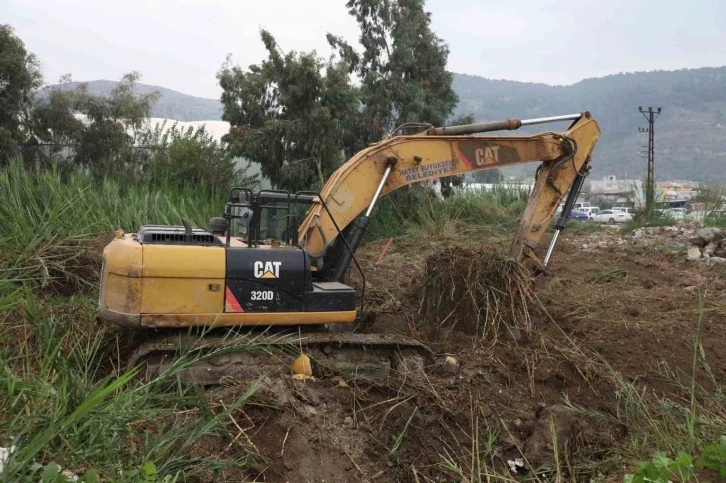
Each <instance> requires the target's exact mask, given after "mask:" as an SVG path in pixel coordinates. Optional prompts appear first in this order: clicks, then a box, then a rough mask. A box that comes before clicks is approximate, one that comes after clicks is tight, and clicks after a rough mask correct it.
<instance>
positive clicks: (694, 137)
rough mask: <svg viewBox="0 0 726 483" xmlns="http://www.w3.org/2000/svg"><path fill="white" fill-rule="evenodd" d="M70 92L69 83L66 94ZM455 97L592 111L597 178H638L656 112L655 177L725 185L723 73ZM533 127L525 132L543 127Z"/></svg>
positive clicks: (206, 103) (209, 105) (690, 72)
mask: <svg viewBox="0 0 726 483" xmlns="http://www.w3.org/2000/svg"><path fill="white" fill-rule="evenodd" d="M75 85H77V84H76V83H69V84H68V86H69V88H72V87H74V86H75ZM114 85H115V82H113V81H107V80H97V81H91V82H89V83H88V86H89V90H90V91H91V92H94V93H97V94H101V95H105V94H108V93H109V92H110V91H111V89H112V88H113V86H114ZM46 89H47V88H46ZM137 89H138V91H139V92H150V91H153V90H158V91H159V92H160V93H161V98H160V99H159V101H157V102H156V103H155V104H154V105H153V107H152V112H151V115H152V116H153V117H160V118H167V119H176V120H179V121H200V120H219V119H221V115H222V108H221V105H220V102H219V101H218V100H216V99H205V98H200V97H194V96H190V95H186V94H182V93H180V92H176V91H173V90H170V89H165V88H163V87H156V86H150V85H146V84H138V85H137ZM454 90H456V92H457V93H458V94H459V97H460V100H459V106H458V107H457V110H456V113H457V114H469V113H471V114H473V115H474V117H475V118H476V119H477V120H480V121H484V120H493V119H504V118H507V117H519V118H521V119H526V118H532V117H542V116H550V115H558V114H567V113H571V112H579V111H583V110H589V111H591V112H592V113H593V115H594V116H595V118H596V119H597V120H598V121H599V123H600V127H601V129H602V137H601V138H600V141H599V142H598V145H597V147H596V150H595V159H594V163H593V168H594V169H593V176H594V177H598V178H599V177H602V176H605V175H607V174H615V175H617V176H619V177H626V176H627V177H631V178H633V177H643V176H644V172H645V161H644V160H643V159H642V158H641V157H640V156H639V155H638V152H639V151H641V150H642V147H641V146H642V145H643V144H647V139H646V138H644V137H642V135H638V133H637V129H638V127H641V126H645V125H647V124H646V121H645V119H644V118H643V116H642V115H641V114H640V113H639V112H638V106H644V107H647V106H653V107H658V106H659V107H662V108H663V113H662V115H661V116H660V118H659V119H658V121H657V122H656V139H655V141H656V177H657V178H658V179H670V180H673V179H689V180H694V181H719V182H726V170H724V169H723V167H724V166H726V67H716V68H711V67H706V68H701V69H681V70H676V71H653V72H636V73H623V74H617V75H610V76H605V77H600V78H592V79H585V80H582V81H580V82H578V83H576V84H572V85H567V86H553V85H548V84H537V83H525V82H515V81H509V80H494V79H487V78H484V77H478V76H472V75H467V74H455V75H454ZM537 128H539V129H535V128H533V129H530V130H529V131H525V132H536V131H537V130H540V129H541V128H542V127H541V126H537ZM553 128H554V129H560V128H561V126H554V125H553Z"/></svg>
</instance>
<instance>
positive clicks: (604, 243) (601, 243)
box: [580, 230, 628, 252]
mask: <svg viewBox="0 0 726 483" xmlns="http://www.w3.org/2000/svg"><path fill="white" fill-rule="evenodd" d="M627 244H628V239H627V237H626V236H623V235H621V234H620V233H618V232H617V231H613V230H604V231H602V232H601V233H593V234H591V235H588V236H587V237H585V239H584V240H583V243H582V245H580V248H582V251H584V252H593V251H597V250H603V249H606V248H610V247H622V246H625V245H627Z"/></svg>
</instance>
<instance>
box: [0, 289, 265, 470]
mask: <svg viewBox="0 0 726 483" xmlns="http://www.w3.org/2000/svg"><path fill="white" fill-rule="evenodd" d="M85 302H86V301H85V300H84V299H83V298H80V299H79V298H76V299H72V300H70V301H63V303H62V304H61V303H59V302H58V301H57V300H50V301H47V302H43V301H41V300H37V299H36V297H35V296H34V295H33V294H32V292H31V291H30V290H29V289H27V288H11V286H10V285H9V284H8V283H7V282H0V321H1V324H0V328H2V331H0V332H1V333H2V334H3V338H4V340H3V341H2V344H1V345H0V387H2V391H1V395H0V446H4V447H10V446H14V447H15V449H14V451H13V452H12V453H11V455H10V458H9V460H8V461H7V464H6V468H5V471H4V473H3V474H2V475H0V481H13V482H15V481H18V482H20V481H38V479H39V475H40V474H41V472H43V471H51V470H48V469H47V468H48V465H50V464H52V463H55V464H57V465H59V466H60V467H61V468H63V469H69V470H70V471H72V472H74V473H75V474H78V475H82V474H84V473H87V472H88V471H89V470H93V473H95V474H97V475H99V476H100V478H101V480H102V481H129V482H132V481H146V480H144V479H143V478H142V474H141V473H143V472H144V471H149V468H151V467H152V466H153V468H154V472H155V474H156V475H157V476H158V477H159V480H161V479H162V478H164V477H170V478H177V477H179V478H181V479H187V481H188V480H189V479H194V478H197V479H201V480H208V481H211V480H213V479H214V475H215V474H219V472H220V471H225V470H229V469H231V468H243V467H244V466H245V465H247V464H249V463H250V461H251V459H252V455H251V454H250V453H247V452H245V451H238V450H236V451H235V452H234V453H229V452H227V453H224V452H222V451H220V452H219V453H223V454H215V452H213V451H206V452H205V451H199V450H197V449H195V448H196V446H197V445H198V443H199V442H200V441H203V440H204V439H205V438H207V439H209V440H210V441H212V440H220V441H223V442H225V445H226V442H227V441H231V440H232V438H231V436H230V435H229V433H227V430H226V429H225V427H224V424H223V423H226V422H227V419H228V417H229V415H230V414H232V413H233V412H235V411H236V410H237V409H238V408H239V407H240V405H242V404H243V403H244V402H245V401H246V400H247V398H248V397H249V396H250V395H252V394H253V393H254V392H255V390H256V388H257V383H252V384H251V385H250V386H249V387H248V389H247V391H245V392H244V393H243V394H240V395H239V397H238V398H237V399H236V400H235V401H234V402H233V403H231V404H229V405H228V406H227V407H222V408H220V407H218V405H216V404H212V403H210V402H209V401H208V400H207V399H206V398H205V397H204V395H203V394H202V393H200V392H199V391H198V390H196V389H185V388H182V387H179V386H177V385H175V384H174V380H175V379H174V375H175V374H176V373H178V372H179V371H181V370H183V369H184V368H185V367H187V365H188V364H190V363H192V362H193V361H194V357H193V354H188V355H187V356H186V357H182V358H181V360H180V361H179V363H177V364H176V365H175V366H174V367H173V368H171V369H170V370H169V371H168V372H167V373H165V374H164V375H162V376H160V377H158V378H156V379H154V380H151V381H148V382H142V381H141V380H139V379H138V378H136V377H135V375H136V374H135V372H134V371H133V370H132V371H128V372H122V373H120V374H117V373H116V372H115V371H112V370H111V368H110V367H108V361H109V359H111V360H113V359H114V358H115V348H116V345H117V344H118V343H119V341H118V340H117V338H118V334H115V333H113V332H110V330H108V329H104V328H102V327H101V328H98V327H94V325H95V324H94V323H93V320H94V319H93V318H92V319H91V320H83V319H82V318H81V317H79V314H82V313H83V310H82V307H81V310H62V309H63V307H65V308H68V307H67V306H69V305H70V306H74V305H77V304H79V303H80V304H81V305H83V303H85ZM61 305H62V306H63V307H60V306H61ZM76 308H77V307H76ZM144 468H145V469H144ZM147 476H148V475H147ZM53 481H55V480H53ZM149 481H152V480H149Z"/></svg>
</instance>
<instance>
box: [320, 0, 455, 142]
mask: <svg viewBox="0 0 726 483" xmlns="http://www.w3.org/2000/svg"><path fill="white" fill-rule="evenodd" d="M347 7H348V9H349V13H350V14H351V15H352V16H354V17H355V19H356V21H357V22H358V26H359V28H360V38H359V40H360V43H361V45H362V46H363V51H362V52H357V51H356V50H355V49H354V48H353V47H352V46H350V45H349V44H348V43H346V42H345V41H344V40H343V39H342V38H341V37H337V36H335V35H332V34H328V36H327V38H328V42H329V43H330V45H331V46H332V47H333V48H335V49H337V51H338V53H339V54H340V56H341V58H342V59H343V60H345V61H346V62H347V64H348V66H349V69H350V72H351V73H354V74H355V75H356V76H357V78H358V80H359V81H360V85H361V87H360V90H361V101H362V103H363V109H362V117H363V121H362V123H361V127H362V128H361V129H360V131H359V132H358V133H356V134H357V140H358V143H357V145H356V146H355V148H356V150H358V149H361V148H363V147H365V146H366V145H367V144H368V143H371V142H376V141H379V140H381V139H382V138H383V137H384V135H385V134H387V133H388V132H390V131H391V130H392V129H393V128H395V127H396V126H398V125H400V124H403V123H408V122H414V123H430V124H433V125H435V126H441V125H443V124H444V121H445V120H446V119H447V118H448V117H449V116H450V115H451V113H452V112H453V110H454V108H455V107H456V104H457V102H458V97H457V95H456V93H455V92H454V90H453V89H452V88H451V84H452V81H453V76H452V73H451V72H449V71H447V70H446V61H447V59H448V56H449V49H448V46H447V45H446V44H445V43H444V42H443V41H442V40H441V39H440V38H438V37H437V36H436V35H435V34H434V33H433V31H432V30H431V13H430V12H427V11H425V9H424V7H425V0H349V1H348V3H347Z"/></svg>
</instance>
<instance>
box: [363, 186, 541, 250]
mask: <svg viewBox="0 0 726 483" xmlns="http://www.w3.org/2000/svg"><path fill="white" fill-rule="evenodd" d="M394 195H397V196H394ZM526 203H527V193H524V192H521V191H518V190H508V189H496V190H494V191H492V192H482V193H464V194H459V195H456V196H451V197H449V198H445V199H439V198H437V197H436V196H435V195H434V194H433V193H431V192H429V191H427V190H425V189H422V187H421V186H411V187H408V188H403V189H401V190H399V191H398V192H395V193H393V195H391V196H388V197H386V198H383V199H382V200H381V201H380V203H379V204H378V206H377V207H376V208H375V209H374V213H373V216H372V218H371V223H370V226H369V228H368V231H367V232H366V237H367V239H369V240H374V239H379V238H388V237H392V236H407V237H410V238H412V239H417V240H418V239H427V238H430V237H436V236H440V235H442V234H452V233H456V234H459V235H464V236H466V235H472V236H473V237H474V238H475V237H476V235H486V234H493V233H499V234H502V233H509V232H511V231H512V230H513V229H514V228H515V227H516V226H517V224H518V223H519V220H520V219H521V215H522V213H523V212H524V208H525V206H526Z"/></svg>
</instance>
